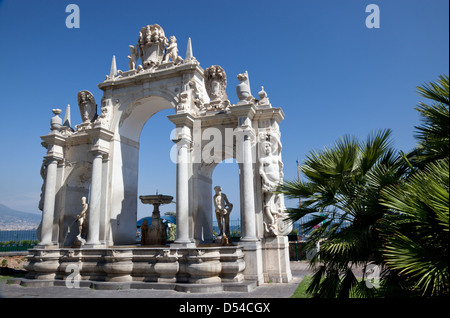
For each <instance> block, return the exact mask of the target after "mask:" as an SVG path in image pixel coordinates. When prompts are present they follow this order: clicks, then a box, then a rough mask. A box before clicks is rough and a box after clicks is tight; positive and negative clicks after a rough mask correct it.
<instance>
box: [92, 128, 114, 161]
mask: <svg viewBox="0 0 450 318" xmlns="http://www.w3.org/2000/svg"><path fill="white" fill-rule="evenodd" d="M86 132H87V133H88V134H89V136H90V137H91V138H92V147H91V150H90V152H92V153H97V152H101V153H102V154H107V153H109V147H110V142H111V140H112V139H113V137H114V133H113V132H111V131H109V130H108V129H106V128H103V127H95V128H92V129H89V130H87V131H86Z"/></svg>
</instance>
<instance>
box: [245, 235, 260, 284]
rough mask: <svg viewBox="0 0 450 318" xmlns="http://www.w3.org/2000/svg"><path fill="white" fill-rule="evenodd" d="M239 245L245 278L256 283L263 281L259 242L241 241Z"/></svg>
mask: <svg viewBox="0 0 450 318" xmlns="http://www.w3.org/2000/svg"><path fill="white" fill-rule="evenodd" d="M239 246H242V247H243V252H244V261H245V269H244V271H243V274H244V279H245V280H252V281H255V282H256V284H257V285H261V284H263V283H264V273H263V257H262V247H261V242H260V241H258V240H256V241H242V239H241V241H240V242H239Z"/></svg>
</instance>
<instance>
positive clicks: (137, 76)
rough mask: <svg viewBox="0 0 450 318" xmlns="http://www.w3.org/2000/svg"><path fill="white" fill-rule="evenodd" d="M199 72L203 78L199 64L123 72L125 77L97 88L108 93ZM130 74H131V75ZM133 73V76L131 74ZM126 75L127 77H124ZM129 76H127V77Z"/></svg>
mask: <svg viewBox="0 0 450 318" xmlns="http://www.w3.org/2000/svg"><path fill="white" fill-rule="evenodd" d="M191 72H194V73H195V72H197V73H198V74H199V75H200V76H201V77H203V68H202V67H200V65H199V64H198V63H186V64H181V65H177V66H171V67H168V68H162V69H157V70H154V71H147V70H144V71H142V72H139V73H137V72H135V71H134V72H132V71H127V72H123V73H122V74H123V75H119V76H117V77H115V78H114V79H108V80H105V81H104V82H102V83H100V84H98V85H97V86H98V87H99V88H100V89H101V90H103V91H106V90H108V89H109V88H111V87H126V86H134V85H136V83H137V82H148V81H154V80H161V79H164V78H172V77H179V76H180V74H184V73H191ZM129 73H130V74H129ZM131 73H132V74H131ZM124 75H125V76H124ZM126 75H127V76H126Z"/></svg>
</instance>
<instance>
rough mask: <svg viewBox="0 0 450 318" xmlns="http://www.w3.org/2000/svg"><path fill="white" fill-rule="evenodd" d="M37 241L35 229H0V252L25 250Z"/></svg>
mask: <svg viewBox="0 0 450 318" xmlns="http://www.w3.org/2000/svg"><path fill="white" fill-rule="evenodd" d="M37 243H38V238H37V233H36V230H14V231H0V252H16V251H26V250H27V249H29V248H33V247H34V246H35V245H36V244H37Z"/></svg>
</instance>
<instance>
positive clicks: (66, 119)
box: [63, 104, 70, 128]
mask: <svg viewBox="0 0 450 318" xmlns="http://www.w3.org/2000/svg"><path fill="white" fill-rule="evenodd" d="M63 126H65V127H69V128H70V104H67V107H66V113H65V114H64V121H63Z"/></svg>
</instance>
